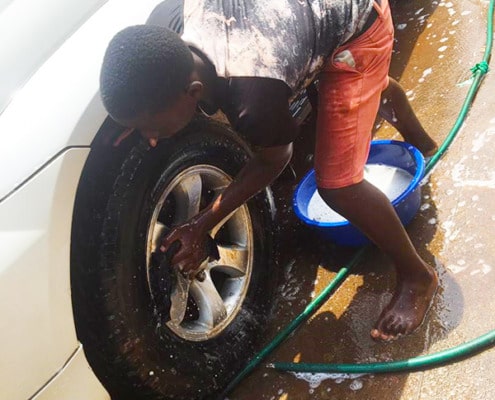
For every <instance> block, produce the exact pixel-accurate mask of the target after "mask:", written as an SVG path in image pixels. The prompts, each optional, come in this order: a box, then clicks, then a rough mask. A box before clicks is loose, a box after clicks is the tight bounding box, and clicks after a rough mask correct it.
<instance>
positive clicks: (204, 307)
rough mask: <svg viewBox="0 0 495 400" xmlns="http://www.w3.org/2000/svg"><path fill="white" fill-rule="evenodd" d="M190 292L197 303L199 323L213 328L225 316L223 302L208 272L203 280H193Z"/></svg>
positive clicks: (225, 310)
mask: <svg viewBox="0 0 495 400" xmlns="http://www.w3.org/2000/svg"><path fill="white" fill-rule="evenodd" d="M190 293H191V295H192V296H193V298H194V300H195V301H196V304H197V305H198V311H199V319H198V322H199V323H202V324H204V325H205V326H207V327H208V328H210V329H213V328H214V327H215V326H216V325H217V324H219V323H220V322H221V321H222V320H223V319H224V318H225V317H226V316H227V309H226V308H225V304H224V302H223V300H222V297H221V296H220V293H218V290H217V288H216V287H215V285H214V283H213V281H212V280H211V276H210V274H209V272H207V273H206V279H205V280H204V281H202V282H200V281H198V280H194V281H193V282H192V283H191V288H190Z"/></svg>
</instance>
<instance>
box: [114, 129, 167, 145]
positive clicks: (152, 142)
mask: <svg viewBox="0 0 495 400" xmlns="http://www.w3.org/2000/svg"><path fill="white" fill-rule="evenodd" d="M135 130H136V128H127V129H126V130H124V132H122V133H121V134H120V135H119V136H118V137H117V139H115V140H114V141H113V146H114V147H117V146H118V145H119V144H120V143H122V142H123V141H124V140H125V139H127V138H128V137H129V136H130V135H131V134H132V133H134V131H135ZM143 137H144V138H145V139H147V140H148V143H149V145H150V146H151V147H156V145H157V143H158V139H157V138H156V137H145V136H143Z"/></svg>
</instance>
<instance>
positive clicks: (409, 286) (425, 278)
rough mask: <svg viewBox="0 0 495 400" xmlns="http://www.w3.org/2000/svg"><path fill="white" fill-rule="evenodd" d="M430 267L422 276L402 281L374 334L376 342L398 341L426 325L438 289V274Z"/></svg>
mask: <svg viewBox="0 0 495 400" xmlns="http://www.w3.org/2000/svg"><path fill="white" fill-rule="evenodd" d="M426 267H427V269H426V271H424V273H423V274H422V275H421V276H414V277H408V278H407V279H398V282H397V287H396V289H395V293H394V295H393V297H392V300H391V301H390V303H389V304H388V305H387V306H386V307H385V309H384V310H383V311H382V313H381V315H380V318H378V321H377V323H376V325H375V328H374V329H372V330H371V337H372V338H373V339H381V340H386V341H390V340H394V339H397V338H399V337H400V336H402V335H408V334H410V333H411V332H413V331H414V330H415V329H416V328H418V327H419V326H420V325H421V324H422V323H423V320H424V318H425V315H426V313H427V312H428V310H429V308H430V306H431V303H432V301H433V297H434V296H435V292H436V290H437V287H438V277H437V274H436V272H435V270H434V269H433V268H431V267H430V266H428V265H426Z"/></svg>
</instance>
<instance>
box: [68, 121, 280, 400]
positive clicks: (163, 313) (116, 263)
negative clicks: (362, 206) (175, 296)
mask: <svg viewBox="0 0 495 400" xmlns="http://www.w3.org/2000/svg"><path fill="white" fill-rule="evenodd" d="M126 153H127V154H125V155H123V156H121V157H120V159H119V157H114V158H115V159H114V160H113V161H112V157H111V156H109V160H107V161H106V162H108V163H113V164H115V162H117V163H118V164H119V165H120V168H117V167H116V166H115V165H111V166H106V167H102V165H101V163H102V162H103V163H105V161H102V160H101V157H104V154H105V153H104V152H103V151H102V152H100V156H99V157H100V159H99V160H97V162H99V163H100V165H99V167H97V168H93V172H92V173H91V172H87V173H86V174H85V175H84V176H83V177H82V179H81V184H80V188H79V192H78V198H77V201H76V207H75V216H74V226H73V238H72V240H73V246H72V261H73V266H72V274H71V281H72V288H73V302H74V313H75V318H76V328H77V333H78V336H79V339H80V340H81V342H82V343H83V347H84V349H85V352H86V355H87V358H88V361H89V362H90V365H91V366H92V368H93V369H94V371H95V372H96V374H97V376H98V377H99V378H100V380H101V381H102V382H103V383H104V385H105V386H106V387H107V389H108V390H109V392H110V394H111V396H112V398H113V399H114V400H123V399H133V400H136V399H188V400H191V399H209V398H214V396H215V393H218V392H219V391H220V390H221V389H222V388H224V387H225V386H226V385H227V384H228V383H229V381H230V380H231V379H232V377H233V376H234V375H235V374H236V373H237V372H238V371H240V370H241V369H242V367H243V366H244V365H245V364H246V363H247V361H248V360H249V359H250V358H251V357H252V356H253V355H254V354H255V351H256V350H257V344H258V342H259V339H260V337H261V333H262V331H263V327H264V326H265V321H266V320H267V317H268V316H269V313H270V311H271V307H272V303H273V300H274V297H275V295H274V294H275V291H276V286H277V280H276V278H275V277H276V276H277V274H276V271H275V268H276V267H275V265H274V264H275V263H274V262H273V261H272V258H273V256H272V246H271V244H272V237H271V235H272V233H271V232H273V229H272V228H273V227H272V225H271V224H272V219H273V210H274V207H273V202H272V199H271V194H270V191H269V190H264V191H263V192H261V193H260V194H258V195H257V196H255V197H253V198H252V199H251V200H250V201H248V202H247V203H246V204H245V205H243V206H241V207H240V208H239V209H238V210H237V211H235V212H234V213H233V214H232V215H231V216H230V217H229V218H228V219H227V221H226V222H224V223H222V224H219V226H218V227H216V228H215V229H214V231H212V237H213V239H214V240H215V242H216V244H217V245H218V248H219V250H220V252H219V253H220V260H218V261H215V260H211V261H210V262H209V263H208V266H209V268H208V269H207V270H206V272H207V276H206V279H204V277H203V279H204V280H203V281H202V282H199V281H194V282H193V283H192V284H191V287H190V288H189V289H188V290H189V292H188V296H187V301H186V302H187V311H186V315H185V317H184V319H183V320H178V321H177V320H176V321H171V320H170V312H169V308H168V307H170V301H171V299H170V295H171V292H172V291H173V290H174V289H173V287H174V285H175V284H176V283H175V280H176V279H177V278H176V275H175V272H173V270H172V273H171V274H169V275H167V274H161V275H160V274H158V275H156V276H155V272H153V273H152V271H156V267H157V266H156V265H154V264H153V256H154V254H155V253H156V251H155V250H156V246H157V243H158V242H159V238H160V237H161V236H162V235H163V234H164V233H165V232H166V231H167V229H169V228H170V227H172V226H174V225H178V224H180V223H181V222H185V220H187V219H188V218H190V217H191V216H192V215H194V214H195V213H197V212H198V211H199V209H202V208H203V207H204V206H206V205H207V204H208V203H209V202H211V201H212V199H213V198H214V197H215V195H216V194H218V192H219V191H221V189H222V188H223V187H225V186H226V184H228V182H230V181H231V180H232V179H233V177H234V176H235V175H236V174H237V173H238V171H239V170H240V169H241V168H242V166H243V165H244V164H245V162H246V160H247V159H248V158H249V156H250V151H249V149H248V147H247V146H246V145H245V144H244V142H243V141H242V140H241V139H240V138H239V137H238V136H236V135H235V134H234V133H233V132H232V131H230V129H228V128H227V127H226V126H225V125H223V124H220V123H217V122H215V121H212V120H209V119H206V118H199V117H198V118H197V119H195V120H194V121H193V122H192V123H191V124H190V125H189V126H188V127H187V128H186V129H185V130H184V131H183V132H180V133H179V134H177V135H176V136H174V137H173V138H171V139H167V140H164V141H163V142H160V143H159V144H158V146H157V147H156V148H150V147H149V146H148V145H147V144H145V142H144V141H136V143H135V144H133V145H132V146H130V148H128V149H127V150H126ZM94 159H95V157H93V160H94ZM88 163H91V157H90V159H89V160H88ZM88 170H91V168H90V167H88ZM184 203H185V204H184ZM229 257H230V258H229ZM232 260H233V261H232ZM229 263H230V264H229ZM164 280H167V282H163V281H164ZM169 280H171V281H172V282H168V281H169ZM201 285H203V286H201ZM210 303H211V304H210ZM205 309H207V311H205Z"/></svg>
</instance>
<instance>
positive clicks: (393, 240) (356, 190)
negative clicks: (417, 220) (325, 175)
mask: <svg viewBox="0 0 495 400" xmlns="http://www.w3.org/2000/svg"><path fill="white" fill-rule="evenodd" d="M318 191H319V193H320V195H321V197H322V198H323V199H324V200H325V202H326V203H327V204H328V205H329V206H330V207H332V208H333V209H334V210H335V211H337V212H338V213H340V214H341V215H343V216H344V217H345V218H347V219H348V220H349V221H350V222H351V223H352V224H354V225H355V226H357V227H358V228H359V229H360V230H361V231H362V232H363V233H365V234H366V235H367V236H368V237H369V238H370V239H371V240H372V241H373V242H374V243H375V244H376V245H377V246H378V247H379V248H380V249H381V250H383V251H384V252H385V253H386V254H387V255H388V256H389V257H390V258H391V259H392V261H393V262H394V264H395V267H396V271H397V286H396V288H395V293H394V295H393V297H392V300H391V301H390V303H389V304H388V305H387V306H386V307H385V309H384V310H383V311H382V313H381V315H380V317H379V319H378V321H377V323H376V325H375V327H374V329H373V330H372V331H371V336H372V337H373V338H375V339H382V340H392V339H396V338H397V337H399V336H400V335H407V334H409V333H411V332H412V331H414V330H415V329H416V328H417V327H419V326H420V325H421V323H422V322H423V319H424V317H425V315H426V313H427V311H428V309H429V307H430V304H431V302H432V299H433V296H434V294H435V292H436V289H437V286H438V278H437V274H436V272H435V270H434V269H433V268H432V267H431V266H429V265H428V264H427V263H426V262H425V261H424V260H423V259H422V258H421V257H420V256H419V255H418V253H417V252H416V250H415V248H414V246H413V244H412V243H411V241H410V239H409V236H408V235H407V233H406V231H405V229H404V227H403V226H402V223H401V222H400V219H399V218H398V216H397V214H396V212H395V210H394V209H393V207H392V205H391V204H390V201H389V200H388V198H387V197H386V196H385V195H384V194H383V193H382V192H381V191H380V190H378V189H377V188H376V187H374V186H373V185H372V184H370V183H369V182H367V181H362V182H360V183H358V184H355V185H351V186H348V187H345V188H341V189H321V188H320V189H318ZM364 199H366V204H365V205H363V200H364Z"/></svg>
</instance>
